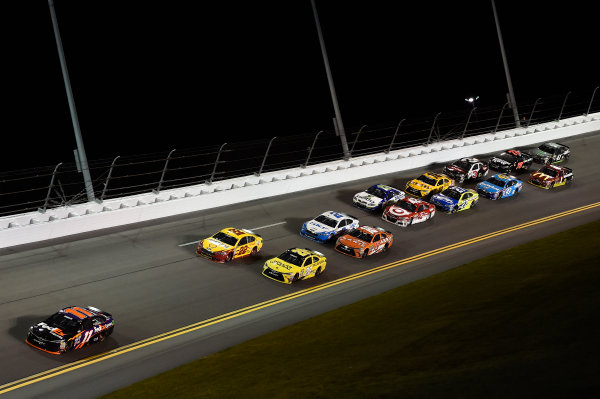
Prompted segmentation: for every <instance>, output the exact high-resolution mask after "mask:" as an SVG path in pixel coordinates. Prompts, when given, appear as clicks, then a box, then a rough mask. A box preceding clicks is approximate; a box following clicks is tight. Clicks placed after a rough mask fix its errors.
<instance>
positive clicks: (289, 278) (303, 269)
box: [262, 248, 327, 284]
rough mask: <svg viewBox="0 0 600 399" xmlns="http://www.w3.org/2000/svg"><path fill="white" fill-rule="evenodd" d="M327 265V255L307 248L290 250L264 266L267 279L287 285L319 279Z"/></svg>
mask: <svg viewBox="0 0 600 399" xmlns="http://www.w3.org/2000/svg"><path fill="white" fill-rule="evenodd" d="M326 264H327V259H326V258H325V255H323V254H322V253H320V252H317V251H313V250H311V249H308V248H305V249H302V248H290V249H288V250H287V251H285V252H284V253H282V254H281V255H279V256H278V257H276V258H273V259H269V260H268V261H266V262H265V265H264V266H263V271H262V274H263V276H265V277H268V278H270V279H273V280H275V281H279V282H281V283H285V284H292V283H293V282H294V281H298V280H305V279H307V278H311V277H317V276H318V275H320V274H321V273H323V270H325V266H326Z"/></svg>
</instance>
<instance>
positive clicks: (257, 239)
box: [196, 227, 263, 263]
mask: <svg viewBox="0 0 600 399" xmlns="http://www.w3.org/2000/svg"><path fill="white" fill-rule="evenodd" d="M262 246H263V239H262V237H261V236H260V235H259V234H255V233H253V232H252V231H250V230H246V229H236V228H233V227H227V228H225V229H223V230H221V231H219V232H218V233H216V234H214V235H212V236H210V237H208V238H205V239H203V240H202V241H200V242H199V243H198V247H197V248H196V255H198V256H202V257H204V258H208V259H210V260H212V261H215V262H220V263H225V262H229V261H230V260H232V259H238V258H244V257H246V256H250V255H256V254H257V253H258V251H260V249H261V248H262Z"/></svg>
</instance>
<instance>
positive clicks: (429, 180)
mask: <svg viewBox="0 0 600 399" xmlns="http://www.w3.org/2000/svg"><path fill="white" fill-rule="evenodd" d="M417 180H421V181H422V182H423V183H427V184H429V185H430V186H435V183H436V181H435V180H434V179H432V178H431V177H427V176H425V175H421V176H420V177H419V178H418V179H417Z"/></svg>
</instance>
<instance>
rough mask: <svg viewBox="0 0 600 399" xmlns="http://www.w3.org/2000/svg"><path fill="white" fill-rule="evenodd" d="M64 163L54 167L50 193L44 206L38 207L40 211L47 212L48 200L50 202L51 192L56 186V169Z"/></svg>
mask: <svg viewBox="0 0 600 399" xmlns="http://www.w3.org/2000/svg"><path fill="white" fill-rule="evenodd" d="M60 165H62V162H61V163H59V164H58V165H56V166H55V167H54V172H52V179H50V185H49V186H48V194H46V200H45V201H44V206H42V207H41V208H38V211H39V212H40V213H45V212H46V208H47V207H48V202H50V193H52V188H54V179H55V178H56V171H57V170H58V168H59V167H60Z"/></svg>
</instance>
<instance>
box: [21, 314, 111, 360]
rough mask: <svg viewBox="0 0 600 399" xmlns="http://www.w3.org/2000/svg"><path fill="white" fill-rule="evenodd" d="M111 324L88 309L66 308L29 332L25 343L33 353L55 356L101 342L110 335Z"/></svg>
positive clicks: (103, 316) (104, 317) (106, 318)
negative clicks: (39, 352) (34, 350)
mask: <svg viewBox="0 0 600 399" xmlns="http://www.w3.org/2000/svg"><path fill="white" fill-rule="evenodd" d="M114 326H115V321H114V319H113V317H112V315H110V314H109V313H106V312H103V311H101V310H100V309H98V308H95V307H92V306H86V307H78V306H69V307H66V308H64V309H61V310H59V311H58V312H57V313H55V314H53V315H52V316H50V317H49V318H47V319H46V320H44V321H42V322H39V323H37V324H35V325H33V326H31V327H30V328H29V332H28V333H27V338H26V339H25V342H27V343H28V344H29V345H31V346H33V347H34V348H36V349H40V350H42V351H44V352H48V353H52V354H55V355H59V354H62V353H65V352H68V351H71V350H76V349H81V348H83V347H84V346H85V345H88V344H91V343H95V342H100V341H103V340H104V338H106V337H108V336H109V335H110V334H112V332H113V329H114Z"/></svg>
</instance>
